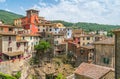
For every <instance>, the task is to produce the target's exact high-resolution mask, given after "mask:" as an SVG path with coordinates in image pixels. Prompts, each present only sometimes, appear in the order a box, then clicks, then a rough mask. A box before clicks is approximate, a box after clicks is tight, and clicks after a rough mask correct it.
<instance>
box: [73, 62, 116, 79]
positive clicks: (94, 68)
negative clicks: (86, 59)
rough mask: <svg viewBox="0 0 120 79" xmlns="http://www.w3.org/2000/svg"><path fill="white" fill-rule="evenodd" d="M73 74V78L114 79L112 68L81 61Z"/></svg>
mask: <svg viewBox="0 0 120 79" xmlns="http://www.w3.org/2000/svg"><path fill="white" fill-rule="evenodd" d="M74 75H75V78H74V79H115V74H114V69H112V68H109V67H104V66H99V65H95V64H89V63H82V64H81V65H80V66H79V67H78V68H77V69H76V71H75V72H74Z"/></svg>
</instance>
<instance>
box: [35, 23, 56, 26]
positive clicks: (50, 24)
mask: <svg viewBox="0 0 120 79" xmlns="http://www.w3.org/2000/svg"><path fill="white" fill-rule="evenodd" d="M37 25H41V26H43V25H45V26H53V25H54V24H52V23H49V24H47V23H38V24H37Z"/></svg>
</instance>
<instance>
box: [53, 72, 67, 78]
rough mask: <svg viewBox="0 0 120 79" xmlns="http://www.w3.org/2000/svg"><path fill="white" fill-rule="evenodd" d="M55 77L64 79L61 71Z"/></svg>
mask: <svg viewBox="0 0 120 79" xmlns="http://www.w3.org/2000/svg"><path fill="white" fill-rule="evenodd" d="M55 79H65V77H64V76H63V75H62V74H61V73H59V74H58V75H57V77H56V78H55Z"/></svg>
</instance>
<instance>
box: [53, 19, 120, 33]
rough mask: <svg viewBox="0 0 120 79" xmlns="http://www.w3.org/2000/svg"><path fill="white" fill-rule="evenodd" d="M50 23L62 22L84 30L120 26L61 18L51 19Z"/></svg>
mask: <svg viewBox="0 0 120 79" xmlns="http://www.w3.org/2000/svg"><path fill="white" fill-rule="evenodd" d="M51 22H52V23H56V22H57V23H62V24H63V25H65V26H66V27H72V28H82V29H84V30H85V31H88V32H89V31H97V30H105V31H111V30H113V29H117V28H120V25H104V24H96V23H85V22H78V23H71V22H66V21H61V20H55V21H51Z"/></svg>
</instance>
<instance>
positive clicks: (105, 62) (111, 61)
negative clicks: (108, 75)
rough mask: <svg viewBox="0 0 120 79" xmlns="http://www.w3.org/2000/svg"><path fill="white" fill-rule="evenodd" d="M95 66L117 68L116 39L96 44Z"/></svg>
mask: <svg viewBox="0 0 120 79" xmlns="http://www.w3.org/2000/svg"><path fill="white" fill-rule="evenodd" d="M94 47H95V64H98V65H102V66H107V67H112V68H114V67H115V43H114V38H108V39H105V40H101V41H97V42H94Z"/></svg>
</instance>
